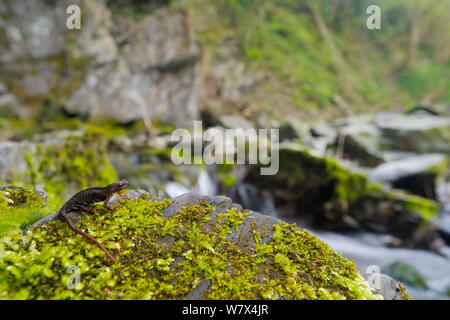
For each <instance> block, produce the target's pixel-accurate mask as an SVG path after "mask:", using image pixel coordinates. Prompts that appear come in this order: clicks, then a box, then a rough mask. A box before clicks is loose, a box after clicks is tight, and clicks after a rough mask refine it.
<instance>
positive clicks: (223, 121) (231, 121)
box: [217, 114, 254, 130]
mask: <svg viewBox="0 0 450 320" xmlns="http://www.w3.org/2000/svg"><path fill="white" fill-rule="evenodd" d="M217 120H218V122H219V124H220V125H221V126H223V127H225V128H230V129H244V130H247V129H254V126H253V125H252V124H251V122H250V121H248V120H247V119H246V118H244V117H243V116H241V115H238V114H223V115H220V116H219V117H218V119H217Z"/></svg>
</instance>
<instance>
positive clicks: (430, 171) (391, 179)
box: [369, 153, 448, 200]
mask: <svg viewBox="0 0 450 320" xmlns="http://www.w3.org/2000/svg"><path fill="white" fill-rule="evenodd" d="M447 163H448V159H447V156H446V155H443V154H436V153H435V154H424V155H418V156H412V157H408V158H405V159H401V160H397V161H392V162H387V163H384V164H382V165H380V166H378V167H376V168H374V169H372V170H371V172H370V175H369V176H370V179H371V180H372V181H374V182H385V183H389V184H391V185H392V187H394V188H397V189H404V190H408V191H411V192H412V193H414V194H417V195H419V196H422V197H426V198H430V199H433V200H437V196H436V185H437V184H438V183H439V182H441V181H443V179H444V178H445V176H446V171H447Z"/></svg>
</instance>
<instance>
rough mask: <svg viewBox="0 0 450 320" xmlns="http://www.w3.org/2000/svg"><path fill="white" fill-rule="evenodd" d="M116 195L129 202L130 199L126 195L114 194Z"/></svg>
mask: <svg viewBox="0 0 450 320" xmlns="http://www.w3.org/2000/svg"><path fill="white" fill-rule="evenodd" d="M116 193H117V194H118V195H119V197H121V198H122V199H123V200H130V198H129V197H128V196H127V195H126V194H123V193H122V192H116Z"/></svg>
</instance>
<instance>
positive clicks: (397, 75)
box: [173, 0, 450, 116]
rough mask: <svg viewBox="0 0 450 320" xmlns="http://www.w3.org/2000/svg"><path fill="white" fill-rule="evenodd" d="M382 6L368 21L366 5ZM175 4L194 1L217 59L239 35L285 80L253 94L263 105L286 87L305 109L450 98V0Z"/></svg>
mask: <svg viewBox="0 0 450 320" xmlns="http://www.w3.org/2000/svg"><path fill="white" fill-rule="evenodd" d="M374 4H375V5H379V6H380V8H381V29H380V30H369V29H368V28H367V27H366V19H367V18H368V17H369V14H367V13H366V9H367V7H368V6H369V5H374ZM173 6H174V7H177V8H179V7H182V8H190V9H192V11H193V13H194V16H195V17H196V23H197V25H198V26H197V28H198V31H199V32H198V33H199V39H200V41H202V44H203V46H204V47H205V49H206V50H207V51H209V52H211V55H212V56H213V57H215V56H218V57H219V58H217V61H220V55H221V54H223V52H224V50H226V49H225V48H226V47H227V46H228V41H229V39H230V38H234V39H236V40H237V41H238V44H237V47H238V49H239V57H238V58H241V59H242V60H244V61H246V62H247V64H248V65H249V66H250V67H251V69H253V70H259V71H261V70H263V71H265V72H266V74H267V75H268V77H269V79H270V78H274V79H276V81H264V82H263V83H260V84H258V85H259V86H260V87H261V90H260V91H265V92H267V94H266V95H265V96H259V95H258V93H256V92H259V91H258V89H256V90H255V91H256V92H253V93H254V94H255V97H252V98H253V99H259V100H258V101H257V102H258V104H259V103H260V104H261V105H263V104H264V102H267V101H270V103H272V102H273V101H275V102H276V101H277V100H276V98H274V96H275V97H276V96H277V95H280V97H279V98H280V99H279V100H278V102H280V103H281V102H282V101H285V100H283V98H282V96H288V97H289V98H290V103H291V104H292V105H294V106H296V107H298V108H300V109H302V110H313V111H316V112H317V111H318V110H321V111H322V110H325V111H329V112H330V113H331V114H333V113H335V111H333V109H335V105H336V101H335V98H336V97H340V98H341V99H342V100H341V101H343V102H344V104H345V105H346V106H347V107H348V108H349V110H353V111H367V110H371V111H374V110H392V109H403V110H404V109H405V108H410V107H412V106H414V105H416V104H417V103H419V102H420V101H421V100H423V99H428V100H431V101H432V102H437V103H446V102H447V103H448V102H449V101H450V96H449V92H450V87H449V86H450V82H449V81H448V75H449V74H450V64H449V62H448V61H449V60H450V56H449V54H450V51H449V50H448V44H445V42H446V41H445V40H444V39H446V38H447V36H448V32H447V31H445V30H448V28H449V27H450V24H449V23H450V22H449V21H450V19H449V14H448V13H449V12H450V3H449V2H445V1H440V2H439V1H434V0H427V1H421V3H420V4H417V2H416V1H409V0H406V1H405V0H402V1H384V0H375V1H368V0H363V1H361V0H340V1H333V2H330V1H325V0H324V1H322V0H320V1H296V0H275V1H264V0H263V1H258V0H250V1H234V0H217V1H216V0H214V1H203V0H202V1H198V0H179V1H174V4H173ZM205 8H207V9H205ZM207 10H209V11H208V12H210V14H208V15H207V17H204V14H203V13H204V12H205V11H207ZM214 13H215V14H214ZM416 35H417V37H418V40H417V41H416V42H414V41H413V42H411V41H412V40H411V39H414V37H415V36H416ZM213 59H214V58H213ZM274 85H276V86H278V87H276V88H274ZM249 95H250V96H251V95H252V93H249ZM281 95H282V96H281ZM252 98H250V99H249V101H253V100H252ZM338 107H339V108H342V105H340V106H339V105H338ZM347 107H345V108H347ZM275 108H282V106H280V105H273V106H272V109H275ZM273 111H275V112H276V110H273ZM341 111H342V110H341ZM321 115H322V116H323V114H321Z"/></svg>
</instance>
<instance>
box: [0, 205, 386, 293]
mask: <svg viewBox="0 0 450 320" xmlns="http://www.w3.org/2000/svg"><path fill="white" fill-rule="evenodd" d="M169 204H170V200H167V199H161V200H157V199H156V200H155V199H151V200H150V199H148V196H143V197H141V198H138V199H135V200H129V201H123V200H122V201H121V206H120V208H119V209H118V210H117V211H115V212H109V211H106V210H105V209H104V208H100V207H98V208H97V213H94V214H91V215H84V216H83V217H82V218H81V219H80V220H79V226H80V228H81V229H84V230H89V233H90V234H91V235H92V236H94V237H95V238H97V239H98V240H99V241H100V242H101V243H102V244H103V245H104V246H105V247H106V248H107V250H109V251H110V252H112V253H113V255H115V256H116V259H117V260H118V262H117V263H116V264H113V265H111V264H110V262H109V261H108V258H107V257H106V256H105V254H104V253H103V251H101V250H100V249H99V248H98V247H96V246H95V245H93V244H92V243H89V242H87V241H86V240H85V239H84V238H82V237H80V236H78V235H74V234H73V232H71V231H70V230H69V229H68V227H67V226H66V224H65V223H63V222H61V221H55V222H51V223H49V224H47V225H45V226H44V227H42V228H41V229H35V230H34V231H33V232H32V233H31V234H30V235H29V236H27V237H24V236H22V235H20V234H16V233H10V234H8V235H6V236H3V237H2V238H1V239H0V298H2V299H120V298H124V299H161V298H164V299H180V298H183V297H185V296H186V294H188V293H189V292H190V291H191V290H193V289H194V288H195V287H197V286H198V285H199V284H200V283H201V282H202V281H206V282H207V283H208V284H210V289H208V290H207V291H206V292H204V294H203V296H202V299H380V298H381V297H380V296H377V295H374V294H372V293H371V289H370V288H369V286H368V284H367V282H365V281H364V279H363V278H362V277H361V276H360V275H359V273H358V272H357V270H356V268H355V265H354V264H353V263H352V262H350V261H348V260H347V259H345V258H343V257H342V256H340V255H339V254H337V253H336V252H335V251H333V250H331V249H330V248H329V246H328V245H327V244H325V243H324V242H322V241H320V240H319V239H318V238H317V237H315V236H313V235H311V234H309V233H307V232H306V231H304V230H302V229H299V228H297V227H296V226H295V225H288V224H286V223H281V222H280V223H279V224H278V225H275V226H274V227H273V230H266V229H264V230H263V231H259V230H258V228H257V227H255V226H253V227H252V230H253V232H251V233H249V234H248V236H249V237H250V238H251V239H248V238H241V239H238V240H237V242H233V241H231V240H228V239H227V234H229V233H230V232H232V231H233V230H236V229H238V228H239V226H240V225H241V224H242V222H243V221H244V219H245V217H246V216H247V213H244V212H239V211H236V210H235V209H232V210H229V211H228V212H226V213H222V214H217V216H216V219H215V221H213V220H212V218H211V215H210V213H211V211H212V210H213V209H214V207H212V206H210V205H208V204H207V203H206V202H200V203H198V204H195V205H190V206H185V207H184V208H183V209H181V210H180V211H179V212H176V213H174V214H173V215H171V216H170V217H165V216H163V215H162V211H163V210H164V209H165V208H166V207H167V206H168V205H169ZM269 231H273V236H272V238H271V240H269V241H268V242H262V241H261V239H262V238H263V237H264V236H265V235H267V232H269ZM63 234H65V236H64V237H62V235H63ZM250 242H252V243H254V245H253V246H251V245H249V243H250ZM71 266H76V267H78V268H79V271H80V280H81V281H80V282H79V283H78V284H77V285H76V286H75V288H74V289H73V290H71V289H68V286H67V284H68V283H70V284H71V283H73V273H72V274H71V273H70V272H69V273H68V268H70V267H71ZM71 270H74V269H71ZM71 277H72V278H71Z"/></svg>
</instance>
